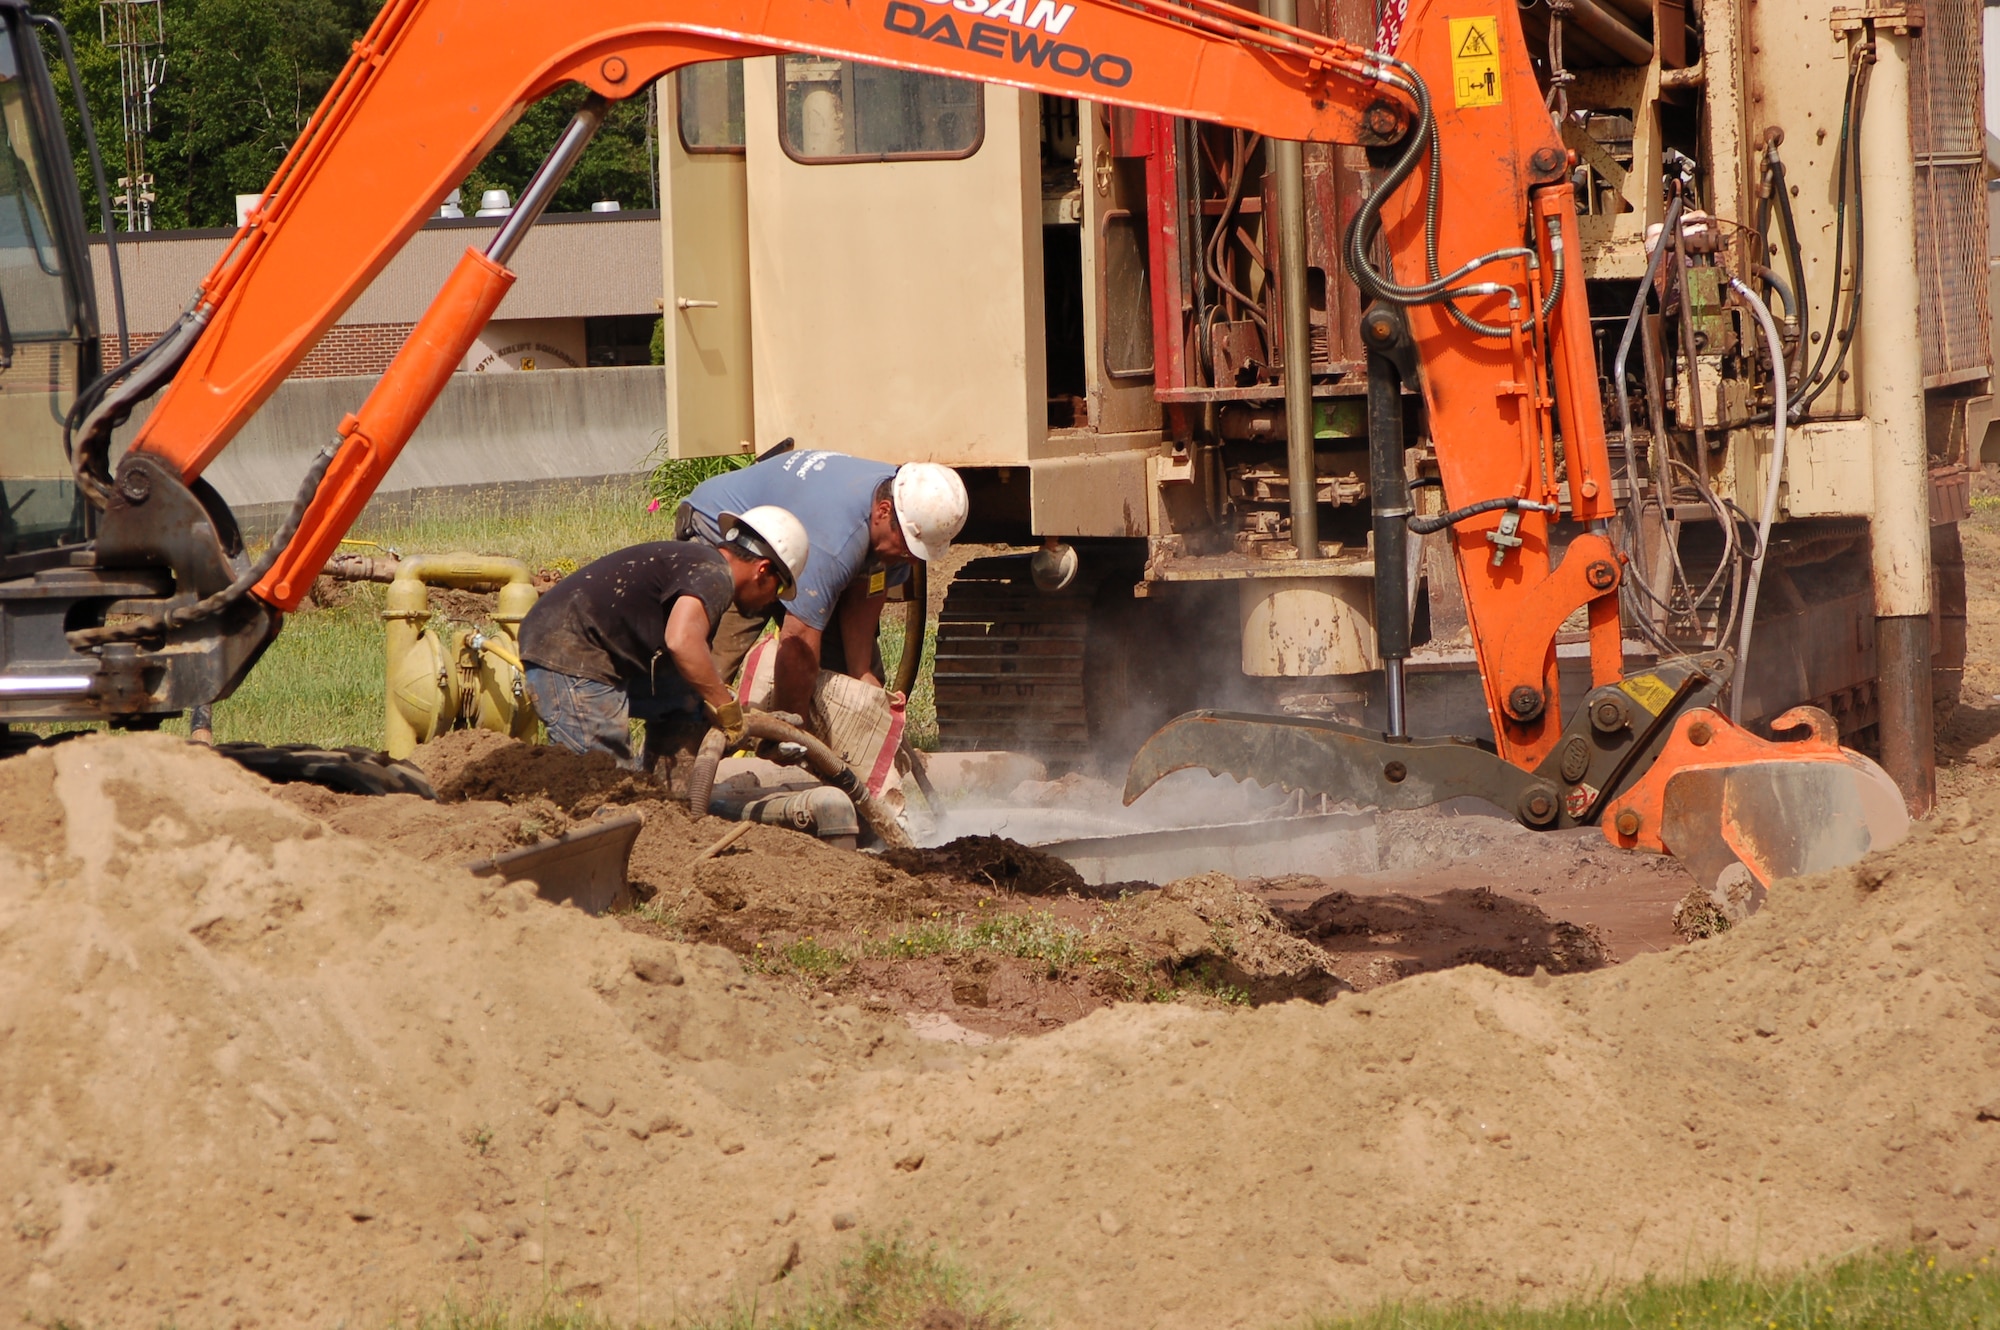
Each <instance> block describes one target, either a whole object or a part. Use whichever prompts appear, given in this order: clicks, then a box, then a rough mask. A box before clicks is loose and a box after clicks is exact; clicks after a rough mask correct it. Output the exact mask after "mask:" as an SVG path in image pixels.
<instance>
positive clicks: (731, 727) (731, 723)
mask: <svg viewBox="0 0 2000 1330" xmlns="http://www.w3.org/2000/svg"><path fill="white" fill-rule="evenodd" d="M704 709H705V710H706V711H707V712H708V723H709V724H711V725H713V726H715V728H716V729H718V730H721V731H722V737H723V738H724V739H726V740H728V741H729V746H730V747H731V748H735V747H737V746H738V745H740V744H741V743H742V742H743V708H742V707H741V706H739V705H737V703H735V702H733V701H731V702H724V703H723V704H722V705H721V706H717V705H715V704H714V703H713V702H710V703H708V704H707V705H706V706H705V708H704Z"/></svg>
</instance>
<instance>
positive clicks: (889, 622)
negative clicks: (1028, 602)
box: [166, 459, 937, 748]
mask: <svg viewBox="0 0 2000 1330" xmlns="http://www.w3.org/2000/svg"><path fill="white" fill-rule="evenodd" d="M698 460H701V461H710V460H718V459H698ZM719 460H722V461H727V460H728V459H719ZM690 465H692V463H690ZM678 466H680V463H677V462H663V463H662V464H661V467H662V468H663V469H664V468H666V467H678ZM660 475H661V472H660V471H659V470H656V471H655V472H654V473H653V475H652V476H651V477H647V478H643V479H640V480H635V481H633V482H632V483H631V484H630V485H629V486H624V487H619V486H588V487H587V486H578V487H576V488H574V489H556V490H553V491H543V492H541V493H539V494H538V495H537V496H536V497H535V499H534V500H533V502H532V504H531V505H530V504H524V503H523V502H522V501H521V500H520V499H519V498H518V497H510V496H506V495H490V494H488V495H467V496H461V495H449V496H442V497H436V498H428V499H420V500H417V501H416V502H414V503H412V504H411V505H409V506H408V507H398V508H395V509H391V510H389V511H387V512H386V513H382V514H380V515H371V516H370V517H367V518H365V519H364V520H363V521H362V522H361V523H360V524H359V525H357V526H356V528H355V530H354V533H353V536H352V538H351V543H350V544H348V545H346V546H344V547H343V548H344V549H345V550H347V551H348V552H353V553H369V554H374V553H381V552H384V551H394V552H396V553H398V554H445V553H450V552H453V551H457V550H465V551H469V552H471V553H474V554H502V555H507V556H510V557H512V558H517V559H520V560H521V561H522V562H524V563H526V564H527V565H528V567H529V568H531V569H543V568H553V569H556V570H557V571H559V572H571V571H573V570H575V569H576V568H578V567H580V566H581V565H583V564H586V563H589V562H590V561H591V560H592V559H596V558H598V557H600V556H602V555H605V554H608V553H610V552H611V551H612V550H615V549H620V548H622V547H624V546H626V545H633V544H638V543H640V542H642V541H648V540H664V539H667V538H668V537H669V536H670V535H671V534H672V517H671V512H672V506H673V505H672V504H666V505H663V506H662V508H661V510H660V511H658V512H651V511H648V508H647V504H648V502H649V498H648V495H649V493H659V492H661V491H660V490H659V485H660V484H661V483H662V482H661V480H660ZM680 479H681V480H683V481H685V480H687V477H686V476H681V477H680ZM693 483H694V482H689V483H688V487H689V488H692V485H693ZM678 501H679V500H678V498H675V500H674V502H676V503H677V502H678ZM384 590H385V588H383V587H381V586H377V585H373V584H366V583H363V584H355V585H354V586H353V587H352V596H351V599H349V600H348V601H347V602H346V603H344V604H341V605H337V606H332V607H328V608H315V607H313V606H312V605H311V604H310V602H308V604H307V605H306V606H304V607H302V608H301V609H300V610H299V612H298V613H296V614H293V615H292V616H291V617H290V618H288V619H287V620H286V621H285V627H284V631H283V632H281V633H280V634H279V635H278V640H277V641H275V642H273V643H272V644H271V647H270V650H268V651H266V652H265V653H264V658H263V659H262V660H260V661H259V662H258V663H257V666H256V668H255V669H253V670H252V671H251V672H250V675H249V677H248V678H247V679H245V680H244V682H243V686H242V687H240V688H238V689H237V690H236V693H235V695H234V696H232V697H229V698H226V699H225V700H223V701H222V702H219V703H217V704H216V707H215V737H216V738H217V739H218V740H220V741H222V742H225V743H227V742H230V741H234V740H246V741H249V742H253V743H315V744H325V745H329V746H334V747H342V746H347V745H357V746H360V747H364V748H380V747H382V745H383V743H384V742H385V737H384V733H383V719H382V712H383V702H384V698H383V691H384V685H383V637H382V618H381V614H382V597H383V592H384ZM932 633H933V635H932V637H931V638H930V639H929V640H930V641H932V642H933V644H934V641H935V637H934V634H935V629H934V628H933V630H932ZM902 644H903V623H902V618H901V612H900V611H899V610H894V611H891V613H890V614H889V615H888V617H887V618H886V620H885V622H884V625H883V634H882V654H883V658H884V659H885V660H886V661H888V662H889V663H890V664H889V668H890V671H891V674H892V675H893V672H894V669H895V665H894V662H895V661H896V660H897V659H898V658H899V656H900V654H901V651H902ZM166 728H167V729H168V730H169V731H170V732H173V733H177V734H185V733H187V728H188V727H187V721H186V720H185V719H184V718H183V719H180V720H173V721H169V722H168V723H167V726H166ZM909 730H910V735H911V741H912V742H913V743H915V744H917V745H918V746H919V747H930V746H934V745H935V743H936V736H937V708H936V704H935V701H934V694H933V690H932V688H931V678H930V670H929V668H928V663H927V667H926V668H925V670H924V671H923V673H922V674H921V675H920V676H919V677H918V680H917V685H916V687H915V688H914V689H913V690H912V697H911V699H910V707H909Z"/></svg>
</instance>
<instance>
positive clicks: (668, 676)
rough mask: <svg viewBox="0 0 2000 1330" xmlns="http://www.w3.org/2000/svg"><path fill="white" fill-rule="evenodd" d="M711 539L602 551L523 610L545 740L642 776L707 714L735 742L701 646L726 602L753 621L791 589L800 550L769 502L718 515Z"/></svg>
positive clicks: (525, 648) (729, 713)
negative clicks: (636, 725)
mask: <svg viewBox="0 0 2000 1330" xmlns="http://www.w3.org/2000/svg"><path fill="white" fill-rule="evenodd" d="M717 534H718V536H719V537H720V539H719V540H718V541H717V542H716V543H715V544H708V543H704V542H701V541H675V540H662V541H656V542H654V543H652V544H648V545H633V546H631V547H629V548H627V549H622V550H619V551H617V552H616V553H614V554H607V555H605V556H604V557H603V558H602V559H599V560H597V561H596V562H595V563H592V564H589V565H587V566H585V567H583V568H579V569H577V570H576V571H575V572H574V573H571V574H570V575H569V576H568V577H565V578H564V579H563V580H562V581H560V582H558V583H556V585H555V586H554V587H553V588H552V589H551V590H550V591H549V593H548V594H547V595H545V596H543V597H542V598H541V600H540V601H538V602H537V603H536V605H535V607H534V609H532V610H530V611H528V615H527V617H526V618H525V619H523V620H522V621H521V660H522V662H523V663H524V664H525V665H526V666H527V667H528V670H527V682H528V688H529V691H531V692H532V693H533V694H534V697H535V710H536V712H537V713H538V714H539V715H540V716H541V718H542V724H543V725H544V726H546V727H547V728H548V732H549V739H550V741H551V742H553V743H557V744H560V745H562V746H563V747H564V748H567V749H569V750H570V751H572V752H577V753H588V752H601V753H609V754H611V756H613V757H614V758H616V759H618V762H619V764H620V765H621V766H627V767H633V768H643V767H650V766H651V764H652V761H653V760H655V759H657V757H658V755H659V754H661V753H662V752H664V751H666V748H667V743H666V741H665V736H666V735H667V734H668V733H670V732H671V731H672V730H674V729H675V728H686V727H687V723H688V722H692V721H695V720H696V719H697V718H698V717H699V716H700V715H701V714H702V713H703V712H704V711H705V712H706V713H707V716H708V719H709V721H710V722H711V723H712V724H714V725H715V726H716V727H717V728H719V729H721V730H722V731H723V732H724V734H726V735H727V736H728V737H729V739H730V741H731V743H734V742H736V741H738V740H740V739H741V738H742V737H743V710H742V708H741V707H739V706H738V705H737V703H736V699H735V698H734V696H732V695H731V693H730V691H729V689H728V687H727V686H726V685H725V684H724V683H723V681H722V678H721V676H720V675H718V674H717V673H716V671H715V662H714V659H713V657H712V656H711V655H710V653H709V642H710V640H711V639H712V638H713V637H714V636H715V630H716V626H717V625H718V624H720V623H721V622H722V616H723V613H724V612H725V611H727V610H728V609H729V607H730V606H731V605H732V604H733V605H734V606H735V607H736V608H737V610H738V611H739V612H741V613H745V614H754V613H757V612H759V611H761V610H763V609H765V608H767V607H769V606H770V605H771V604H772V603H774V602H775V601H776V600H777V599H778V598H779V597H781V596H787V595H790V594H791V593H792V590H793V588H794V587H796V586H797V584H798V577H799V574H800V573H801V572H803V571H804V570H805V566H806V557H807V554H808V542H807V537H806V531H805V528H804V527H803V526H801V525H800V524H799V520H798V519H797V518H796V517H793V516H792V515H791V514H790V513H789V512H787V511H785V510H784V509H783V508H776V507H768V506H767V507H761V508H753V509H751V510H750V511H748V512H746V513H743V514H742V515H741V516H738V515H736V514H733V513H732V514H724V516H723V519H722V521H721V522H720V523H719V524H718V532H717ZM633 719H638V720H643V721H645V722H646V752H645V755H644V757H635V756H634V755H633V752H632V743H631V738H630V732H631V728H630V724H629V722H630V721H631V720H633ZM656 728H657V729H659V730H660V734H659V735H657V736H656V734H655V730H656Z"/></svg>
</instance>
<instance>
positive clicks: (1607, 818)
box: [1125, 675, 1910, 889]
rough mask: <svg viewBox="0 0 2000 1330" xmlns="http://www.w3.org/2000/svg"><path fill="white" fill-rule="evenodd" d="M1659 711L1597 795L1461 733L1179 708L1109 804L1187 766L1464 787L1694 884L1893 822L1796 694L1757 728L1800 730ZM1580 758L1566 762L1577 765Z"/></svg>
mask: <svg viewBox="0 0 2000 1330" xmlns="http://www.w3.org/2000/svg"><path fill="white" fill-rule="evenodd" d="M1690 679H1691V680H1693V682H1691V683H1690V684H1689V685H1688V687H1687V689H1686V690H1685V693H1684V695H1685V696H1689V697H1695V696H1705V695H1707V692H1708V686H1709V684H1711V683H1712V682H1713V679H1711V678H1703V677H1697V676H1692V675H1691V676H1690ZM1697 685H1699V687H1697ZM1614 689H1615V686H1614ZM1592 696H1593V697H1596V696H1597V694H1596V693H1593V694H1592ZM1667 715H1669V716H1671V717H1672V724H1671V726H1670V727H1669V726H1667V725H1665V724H1664V723H1662V724H1661V726H1660V729H1664V730H1665V731H1666V737H1665V741H1664V742H1663V743H1661V744H1660V745H1659V747H1658V749H1657V752H1656V754H1655V755H1654V756H1653V757H1652V758H1651V760H1650V761H1644V762H1641V761H1638V759H1639V758H1640V757H1642V756H1643V755H1644V754H1646V753H1648V752H1652V751H1653V744H1654V743H1655V742H1656V739H1657V735H1658V733H1659V730H1654V729H1649V730H1648V731H1647V733H1646V734H1644V735H1642V736H1640V739H1639V741H1638V742H1637V743H1636V744H1632V745H1627V746H1626V747H1625V748H1624V749H1621V750H1614V752H1613V754H1612V755H1613V756H1617V754H1618V753H1621V752H1622V753H1626V754H1630V756H1631V760H1629V761H1628V760H1626V759H1625V758H1623V757H1621V758H1619V761H1618V764H1617V766H1616V767H1614V768H1613V771H1612V774H1611V776H1610V778H1609V779H1607V780H1605V782H1604V783H1605V785H1607V786H1608V787H1609V788H1610V789H1611V791H1613V793H1612V795H1611V797H1609V798H1605V797H1602V796H1601V795H1599V794H1598V792H1597V791H1596V790H1594V789H1590V788H1589V787H1588V786H1587V785H1586V784H1584V783H1583V778H1582V776H1581V775H1576V776H1575V778H1574V779H1568V780H1566V781H1565V777H1566V776H1567V775H1571V774H1573V773H1564V772H1561V771H1559V770H1556V769H1555V768H1554V766H1553V765H1552V766H1551V767H1550V769H1547V770H1543V771H1523V770H1521V769H1520V768H1519V767H1516V766H1514V765H1512V764H1511V763H1509V762H1507V761H1505V760H1503V759H1502V758H1501V757H1499V756H1498V755H1497V754H1495V753H1493V752H1491V751H1489V750H1488V749H1487V748H1485V747H1484V746H1482V745H1480V744H1478V743H1475V742H1474V741H1472V740H1470V739H1400V738H1390V737H1388V736H1387V735H1383V734H1379V733H1377V732H1375V731H1373V730H1364V729H1361V728H1358V727H1356V726H1352V725H1340V724H1336V723H1334V722H1331V721H1316V720H1300V719H1295V718H1292V717H1285V716H1254V715H1240V714H1236V713H1232V712H1226V711H1192V712H1189V713H1188V714H1187V715H1184V716H1181V717H1179V718H1177V719H1175V720H1173V721H1170V722H1168V723H1167V725H1165V726H1164V727H1163V728H1161V729H1160V730H1159V731H1158V732H1157V733H1155V734H1154V735H1153V737H1152V738H1150V739H1148V740H1147V741H1146V742H1145V744H1144V745H1143V746H1142V747H1141V748H1140V749H1139V752H1138V754H1137V755H1136V756H1135V757H1134V758H1133V759H1132V766H1131V769H1130V771H1129V772H1128V773H1127V774H1126V778H1125V802H1126V803H1128V804H1129V803H1131V802H1132V801H1133V800H1135V799H1137V798H1138V797H1139V796H1140V795H1142V794H1144V793H1145V792H1146V791H1147V790H1148V789H1150V788H1151V787H1152V786H1153V785H1154V784H1155V783H1156V782H1157V781H1159V780H1160V779H1161V778H1162V777H1164V776H1167V775H1168V774H1170V773H1172V772H1175V771H1180V770H1184V769H1187V768H1190V767H1198V768H1200V769H1202V770H1204V771H1207V772H1209V773H1210V774H1212V775H1218V776H1223V775H1226V776H1231V777H1234V778H1235V779H1237V780H1248V781H1254V782H1256V783H1257V784H1260V785H1275V786H1278V787H1281V788H1283V789H1285V790H1305V791H1308V792H1310V793H1313V794H1324V795H1326V796H1328V797H1330V798H1334V799H1339V800H1342V801H1343V802H1348V803H1354V804H1360V805H1364V806H1372V807H1376V808H1392V809H1401V808H1423V807H1427V806H1429V805H1432V804H1438V803H1443V802H1444V801H1445V800H1447V799H1452V798H1457V797H1460V796H1463V795H1472V796H1475V797H1477V798H1481V799H1485V800H1487V801H1488V802H1491V803H1494V804H1497V805H1499V806H1500V807H1501V808H1502V809H1504V810H1506V811H1508V812H1511V813H1512V814H1513V815H1514V816H1515V817H1517V818H1519V819H1520V821H1521V822H1522V823H1524V824H1525V825H1527V826H1530V827H1538V828H1556V827H1569V826H1578V825H1584V824H1588V823H1591V822H1598V821H1601V823H1602V825H1603V828H1604V834H1605V837H1606V838H1607V839H1609V840H1610V841H1611V842H1612V844H1614V845H1618V846H1621V847H1623V848H1626V849H1647V850H1653V851H1656V852H1659V853H1666V854H1672V855H1673V856H1674V857H1676V858H1678V859H1680V860H1681V861H1682V862H1683V863H1685V864H1686V865H1687V866H1688V869H1689V870H1690V871H1691V872H1692V873H1693V874H1694V875H1695V877H1696V878H1697V879H1699V880H1700V881H1701V883H1702V884H1703V885H1704V886H1706V887H1708V888H1710V889H1714V888H1716V887H1717V886H1718V885H1720V884H1722V883H1723V882H1724V881H1725V880H1726V879H1727V878H1728V876H1729V875H1730V874H1731V872H1732V869H1733V868H1734V873H1735V875H1736V876H1737V877H1739V878H1740V877H1741V875H1742V873H1743V872H1744V870H1747V871H1748V874H1749V876H1750V877H1751V878H1753V879H1754V880H1755V882H1756V884H1757V885H1758V886H1759V887H1766V886H1769V885H1770V884H1771V883H1772V882H1775V881H1777V880H1779V879H1780V878H1787V877H1796V876H1798V875H1799V874H1801V873H1812V872H1818V871H1820V870H1823V869H1828V868H1838V867H1841V866H1842V865H1844V864H1850V863H1853V862H1854V861H1855V860H1857V859H1859V858H1861V856H1863V855H1864V854H1867V853H1868V852H1869V851H1871V850H1879V849H1883V848H1885V847H1887V846H1890V845H1893V844H1895V843H1896V842H1897V841H1899V840H1901V839H1902V838H1903V836H1904V835H1905V834H1907V833H1908V831H1909V825H1910V819H1909V814H1908V812H1907V811H1906V810H1905V808H1904V804H1903V797H1902V793H1901V792H1900V791H1899V790H1898V789H1897V788H1896V784H1895V782H1894V781H1892V780H1890V779H1889V776H1888V774H1887V773H1886V772H1884V771H1883V770H1882V768H1881V767H1879V766H1877V765H1876V764H1875V763H1873V762H1871V761H1869V760H1868V759H1867V758H1865V757H1863V756H1862V755H1861V754H1859V753H1856V752H1854V751H1852V750H1851V749H1846V748H1842V747H1841V746H1840V742H1839V732H1838V730H1837V729H1836V727H1835V725H1834V722H1833V719H1832V718H1831V717H1830V716H1828V715H1827V714H1826V713H1825V712H1823V711H1818V710H1815V709H1813V708H1811V707H1799V708H1796V709H1794V710H1792V711H1788V712H1786V713H1785V714H1784V715H1783V716H1781V717H1779V718H1778V721H1777V723H1776V725H1775V726H1774V727H1773V728H1774V729H1776V730H1778V731H1779V732H1789V731H1793V730H1799V729H1804V730H1805V731H1807V733H1806V735H1805V737H1803V738H1800V739H1796V740H1792V741H1790V742H1784V743H1773V742H1771V741H1769V740H1765V739H1759V738H1757V737H1756V736H1755V735H1753V734H1750V733H1749V732H1748V731H1746V730H1743V729H1740V728H1738V727H1737V726H1735V725H1732V724H1731V723H1730V722H1729V721H1728V720H1727V719H1726V718H1724V717H1723V715H1722V714H1721V713H1720V712H1718V711H1715V710H1714V709H1712V708H1710V707H1707V706H1695V707H1691V708H1689V709H1688V710H1686V711H1683V712H1681V713H1680V714H1679V715H1673V714H1672V712H1671V711H1670V710H1669V711H1668V712H1667ZM1589 765H1590V764H1589V763H1588V762H1581V763H1579V765H1578V768H1577V770H1578V772H1582V771H1585V770H1587V769H1588V768H1589ZM1634 773H1636V774H1635V775H1634ZM1628 775H1630V776H1632V778H1631V779H1630V780H1629V783H1628V782H1627V777H1628ZM1558 781H1565V783H1563V784H1558V783H1557V782H1558ZM1736 865H1741V867H1740V868H1735V867H1734V866H1736Z"/></svg>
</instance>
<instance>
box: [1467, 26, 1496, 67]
mask: <svg viewBox="0 0 2000 1330" xmlns="http://www.w3.org/2000/svg"><path fill="white" fill-rule="evenodd" d="M1492 54H1493V44H1492V43H1491V42H1489V41H1487V40H1486V34H1485V33H1483V32H1481V31H1480V30H1479V29H1478V28H1477V27H1473V28H1469V29H1467V30H1466V34H1465V40H1464V41H1462V42H1460V43H1459V46H1458V58H1459V59H1461V60H1464V59H1466V58H1467V57H1469V56H1478V55H1492Z"/></svg>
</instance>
